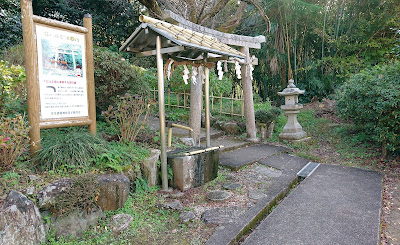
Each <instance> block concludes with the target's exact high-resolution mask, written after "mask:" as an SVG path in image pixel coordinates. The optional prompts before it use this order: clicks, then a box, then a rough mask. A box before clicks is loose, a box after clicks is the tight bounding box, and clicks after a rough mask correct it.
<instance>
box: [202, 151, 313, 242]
mask: <svg viewBox="0 0 400 245" xmlns="http://www.w3.org/2000/svg"><path fill="white" fill-rule="evenodd" d="M247 148H248V147H247ZM247 148H245V149H247ZM269 159H270V160H269ZM267 162H268V163H269V164H265V163H267ZM259 163H262V164H264V165H273V166H271V167H274V168H278V167H276V166H279V170H280V171H281V173H282V174H281V175H279V176H277V177H272V178H271V180H270V181H269V185H268V188H267V190H266V191H265V192H263V194H264V197H263V198H261V199H260V200H259V201H258V202H257V203H256V204H255V205H254V206H253V207H251V208H250V209H249V210H248V211H247V212H246V213H244V214H243V215H241V216H240V217H239V218H237V219H236V220H234V221H233V222H231V223H229V224H227V225H225V226H224V227H219V228H218V229H217V230H216V232H215V233H214V234H213V235H212V236H211V238H210V239H209V240H208V241H207V245H228V244H232V243H233V242H234V241H235V239H236V238H240V236H241V233H242V232H244V231H246V230H247V229H249V228H251V226H252V225H253V224H254V223H256V222H257V221H259V220H260V219H262V217H264V216H265V215H266V211H267V210H268V208H269V207H270V206H273V205H275V204H274V203H275V201H276V200H277V199H279V198H280V197H281V196H284V195H285V194H286V193H287V192H288V191H289V190H290V189H291V188H290V187H291V185H293V184H295V183H297V172H298V171H299V170H300V169H301V168H302V167H304V166H305V165H306V164H307V163H308V160H306V159H303V158H300V157H296V156H292V155H289V154H279V155H273V156H270V157H267V158H265V159H263V160H262V161H259ZM274 164H276V165H274ZM261 166H262V165H261Z"/></svg>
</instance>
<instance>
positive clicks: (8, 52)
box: [0, 44, 25, 66]
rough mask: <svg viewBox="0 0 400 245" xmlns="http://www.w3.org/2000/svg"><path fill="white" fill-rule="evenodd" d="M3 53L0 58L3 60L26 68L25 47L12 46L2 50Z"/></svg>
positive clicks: (20, 45)
mask: <svg viewBox="0 0 400 245" xmlns="http://www.w3.org/2000/svg"><path fill="white" fill-rule="evenodd" d="M1 52H2V54H1V55H0V58H1V59H2V60H5V61H7V62H8V63H10V64H11V65H15V66H24V64H25V57H24V45H22V44H18V45H15V46H10V47H7V48H6V49H4V50H2V51H1Z"/></svg>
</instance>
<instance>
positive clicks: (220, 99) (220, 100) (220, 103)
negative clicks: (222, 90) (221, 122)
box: [219, 94, 222, 114]
mask: <svg viewBox="0 0 400 245" xmlns="http://www.w3.org/2000/svg"><path fill="white" fill-rule="evenodd" d="M219 113H220V114H221V113H222V94H221V96H220V97H219Z"/></svg>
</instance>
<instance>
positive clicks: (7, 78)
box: [0, 60, 26, 115]
mask: <svg viewBox="0 0 400 245" xmlns="http://www.w3.org/2000/svg"><path fill="white" fill-rule="evenodd" d="M25 77H26V76H25V69H24V68H23V67H21V66H14V65H10V64H9V63H8V62H7V61H3V60H1V61H0V115H2V114H3V115H4V114H11V115H15V114H16V113H21V114H22V113H23V111H24V108H25V105H26V103H25V101H26V93H25V87H24V83H25Z"/></svg>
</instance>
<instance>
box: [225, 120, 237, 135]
mask: <svg viewBox="0 0 400 245" xmlns="http://www.w3.org/2000/svg"><path fill="white" fill-rule="evenodd" d="M222 130H223V131H224V132H225V133H227V134H238V133H239V126H238V124H237V123H235V122H226V123H224V124H223V125H222Z"/></svg>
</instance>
